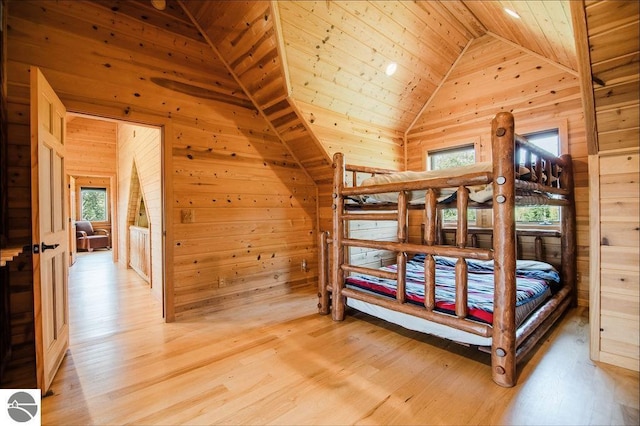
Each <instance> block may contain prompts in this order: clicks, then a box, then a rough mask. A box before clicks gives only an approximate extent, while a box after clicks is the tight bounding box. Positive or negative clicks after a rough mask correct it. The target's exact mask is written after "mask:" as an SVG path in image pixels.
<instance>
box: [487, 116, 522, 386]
mask: <svg viewBox="0 0 640 426" xmlns="http://www.w3.org/2000/svg"><path fill="white" fill-rule="evenodd" d="M491 140H492V144H491V151H492V159H493V250H494V264H495V267H494V274H495V280H494V281H495V291H494V299H493V306H494V312H493V336H492V345H491V368H492V376H493V381H494V382H496V383H497V384H499V385H500V386H505V387H511V386H513V385H515V383H516V324H515V302H516V276H515V270H516V229H515V170H514V169H515V166H514V151H515V134H514V120H513V115H512V114H510V113H507V112H500V113H498V114H497V115H496V116H495V118H494V119H493V122H492V125H491Z"/></svg>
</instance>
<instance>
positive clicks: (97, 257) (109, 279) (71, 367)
mask: <svg viewBox="0 0 640 426" xmlns="http://www.w3.org/2000/svg"><path fill="white" fill-rule="evenodd" d="M110 256H111V254H110V253H99V252H96V253H92V254H90V255H84V256H80V257H79V259H78V261H77V263H76V265H74V266H73V267H72V268H71V277H70V290H69V293H70V307H71V318H70V319H71V347H70V350H69V352H68V354H67V357H66V359H65V360H64V362H63V364H62V367H61V369H60V371H59V373H58V375H57V376H56V378H55V380H54V382H53V386H52V391H53V394H52V395H51V396H48V397H46V398H44V399H43V403H42V415H43V416H42V422H43V424H56V425H62V424H64V425H71V424H82V425H87V424H125V423H127V424H172V425H173V424H287V425H298V424H300V425H304V424H314V425H316V424H354V423H357V424H385V425H387V424H403V425H406V424H518V425H520V424H531V425H543V424H549V425H560V424H576V425H585V424H598V425H600V424H629V425H632V424H633V425H637V424H638V421H639V417H638V404H639V403H638V401H639V392H638V390H639V389H638V388H639V380H638V374H637V373H634V372H631V371H628V370H624V369H619V368H614V367H610V366H606V365H600V364H595V363H593V362H592V361H590V360H589V357H588V328H589V327H588V324H587V311H586V310H585V309H577V310H572V311H571V312H570V313H569V314H568V315H567V316H566V317H565V318H564V319H563V321H562V322H561V324H559V326H558V327H556V328H555V329H553V331H552V332H551V333H550V334H549V336H548V337H547V338H546V339H544V341H543V343H542V344H541V345H540V346H539V347H538V348H537V350H536V351H535V353H534V354H533V356H532V357H531V359H529V360H528V361H527V362H526V364H525V365H524V367H523V368H521V369H520V371H521V374H520V377H519V381H518V385H517V386H516V387H514V388H511V389H505V388H501V387H499V386H497V385H495V384H494V383H493V382H492V381H491V375H490V367H489V361H488V358H487V355H486V354H483V353H480V352H479V351H477V350H473V349H469V348H465V347H462V346H459V345H457V344H454V343H447V342H445V341H443V340H441V339H437V338H433V337H429V336H422V335H419V334H417V333H413V332H409V331H404V330H402V329H400V328H398V327H395V326H389V325H385V324H383V323H381V322H379V321H378V320H375V319H372V318H370V317H367V316H365V315H364V314H356V315H352V316H349V317H348V318H347V319H346V320H345V321H344V322H342V323H335V322H333V321H332V320H331V319H330V318H329V317H327V316H320V315H318V314H316V307H315V304H316V298H315V290H314V289H310V290H309V291H305V292H300V291H298V292H296V293H294V294H291V295H289V296H288V297H282V298H280V299H274V300H270V301H266V302H263V303H255V302H254V303H251V304H248V305H246V306H243V307H242V308H240V309H235V310H231V309H229V310H224V311H219V312H215V313H212V314H211V315H208V316H206V317H200V318H194V319H191V320H187V321H183V322H179V323H172V324H165V323H164V322H163V320H162V318H161V306H160V304H159V303H158V302H157V301H156V300H154V299H153V298H152V296H151V295H150V292H149V290H148V289H147V287H146V285H145V283H144V282H142V281H141V280H140V279H139V278H138V277H137V276H136V275H135V273H134V272H132V271H131V270H125V269H123V268H118V267H116V266H114V265H113V263H112V262H111V257H110Z"/></svg>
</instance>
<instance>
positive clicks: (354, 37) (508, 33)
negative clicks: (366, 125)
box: [277, 0, 577, 132]
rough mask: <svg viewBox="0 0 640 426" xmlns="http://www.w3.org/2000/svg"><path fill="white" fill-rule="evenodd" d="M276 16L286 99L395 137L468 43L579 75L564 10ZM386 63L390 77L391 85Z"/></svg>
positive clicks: (477, 8)
mask: <svg viewBox="0 0 640 426" xmlns="http://www.w3.org/2000/svg"><path fill="white" fill-rule="evenodd" d="M277 7H278V8H279V14H280V17H281V25H282V38H283V40H284V45H285V50H286V55H287V64H288V71H289V75H290V82H291V86H292V96H293V98H294V99H296V101H300V102H302V103H307V104H313V105H314V106H316V107H321V108H324V109H327V110H331V111H333V112H336V113H339V114H344V115H345V116H348V117H352V118H354V119H358V120H361V121H365V122H370V123H373V124H375V125H376V126H380V127H384V128H388V129H392V130H396V131H401V132H404V131H407V130H408V129H409V128H410V127H411V125H412V123H413V121H414V120H415V119H416V117H417V116H418V115H419V113H420V111H421V109H422V108H423V107H424V106H425V104H427V103H428V102H429V99H430V97H431V96H432V94H433V93H434V92H435V91H436V90H437V88H438V87H439V86H440V84H441V83H442V82H443V80H444V79H445V78H446V76H447V73H448V72H449V71H450V70H451V68H452V66H453V65H454V64H455V62H456V60H457V59H458V57H459V56H460V55H461V53H462V52H463V51H464V49H465V46H467V45H468V43H469V42H470V41H471V40H473V39H474V38H478V37H482V36H484V35H486V34H491V35H492V36H495V37H498V38H501V39H503V40H505V41H507V42H509V43H513V44H517V45H519V46H521V47H522V48H524V49H527V50H529V51H531V52H534V53H535V54H537V55H540V56H543V57H545V58H547V59H548V60H549V61H551V62H554V63H557V64H559V65H560V66H562V67H565V68H570V69H573V70H575V69H576V68H577V65H576V55H575V48H574V39H573V31H572V28H571V18H570V15H569V11H568V9H569V5H568V1H482V2H481V1H473V0H472V1H452V0H447V1H443V2H438V1H422V2H410V1H391V0H384V1H335V0H321V1H286V2H277ZM504 7H508V8H510V9H511V10H513V11H514V12H516V13H518V14H519V15H520V19H516V18H513V17H511V16H509V15H508V14H507V13H506V12H505V11H504V9H503V8H504ZM391 62H395V63H397V64H398V70H397V72H396V73H395V74H394V75H393V76H391V77H389V76H387V75H386V74H385V69H386V67H387V65H388V64H389V63H391Z"/></svg>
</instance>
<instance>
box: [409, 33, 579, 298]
mask: <svg viewBox="0 0 640 426" xmlns="http://www.w3.org/2000/svg"><path fill="white" fill-rule="evenodd" d="M502 110H504V111H512V112H513V113H514V115H515V119H516V131H519V132H521V133H526V132H529V131H532V130H534V129H538V130H543V129H545V127H547V126H549V127H557V126H558V125H559V123H560V124H561V123H566V128H567V129H568V139H569V141H568V147H569V153H570V154H571V155H572V156H573V161H574V170H575V180H576V186H577V189H576V202H577V219H578V274H579V276H578V300H579V303H580V304H581V305H587V304H588V300H589V255H588V248H589V203H588V173H587V147H586V139H585V130H584V124H583V112H582V105H581V100H580V87H579V82H578V79H577V76H576V75H575V74H572V73H569V72H567V71H565V70H564V69H562V68H559V67H556V66H554V65H553V64H551V63H549V62H547V61H545V60H543V59H541V58H540V57H539V56H538V55H533V54H530V53H529V52H527V51H525V50H523V49H520V48H517V47H514V46H513V45H512V44H510V43H505V42H504V41H502V40H500V39H498V38H496V37H494V36H492V35H485V36H483V37H481V38H478V39H476V40H474V41H473V42H472V44H471V45H470V46H469V48H468V49H467V50H466V52H465V53H464V56H463V57H462V58H461V59H460V60H459V62H458V63H457V65H456V66H455V68H454V69H453V70H452V72H451V73H450V75H449V77H448V79H447V80H446V81H445V82H444V83H443V84H442V85H441V87H440V90H439V91H438V93H437V95H436V96H435V97H434V98H433V99H432V100H431V103H430V104H429V105H428V106H427V108H425V110H424V112H423V114H422V115H421V117H420V118H419V119H418V120H417V121H416V124H415V126H414V127H413V128H412V129H411V130H410V131H409V132H408V134H407V160H408V169H410V170H424V161H425V160H424V158H425V152H426V151H428V150H432V149H437V148H444V147H451V146H456V145H459V144H468V143H470V142H472V141H474V140H476V139H478V138H479V140H480V150H479V151H480V153H479V154H480V161H486V160H488V159H490V158H491V157H490V155H491V137H490V133H491V132H490V130H491V119H492V118H493V116H494V115H495V114H496V113H497V112H499V111H502ZM420 220H421V218H420V217H419V216H418V217H416V216H415V215H413V216H412V221H411V232H412V234H413V235H415V234H416V232H419V231H418V230H419V222H420ZM418 235H419V234H418Z"/></svg>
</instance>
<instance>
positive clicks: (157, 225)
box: [117, 123, 163, 300]
mask: <svg viewBox="0 0 640 426" xmlns="http://www.w3.org/2000/svg"><path fill="white" fill-rule="evenodd" d="M161 137H162V135H161V131H160V129H159V128H156V127H143V126H136V125H133V124H127V123H119V124H118V136H117V139H118V200H120V202H119V203H118V228H119V229H120V230H121V238H120V239H119V252H120V253H121V254H122V255H121V256H120V258H119V259H118V261H119V262H120V263H121V264H122V265H124V266H127V265H128V262H129V256H128V253H129V250H128V249H129V247H128V244H129V243H128V242H129V238H128V233H129V225H130V223H129V220H128V218H129V213H128V210H129V208H130V205H131V179H132V176H131V172H132V170H133V164H134V162H135V164H136V170H137V172H138V178H139V179H140V190H141V191H142V194H143V197H144V201H145V204H146V206H147V212H148V213H149V216H148V217H149V232H150V238H151V292H152V293H153V295H154V296H155V297H156V298H157V299H158V300H162V273H163V270H162V229H163V226H162V158H161V154H162V152H161V145H162V144H161Z"/></svg>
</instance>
